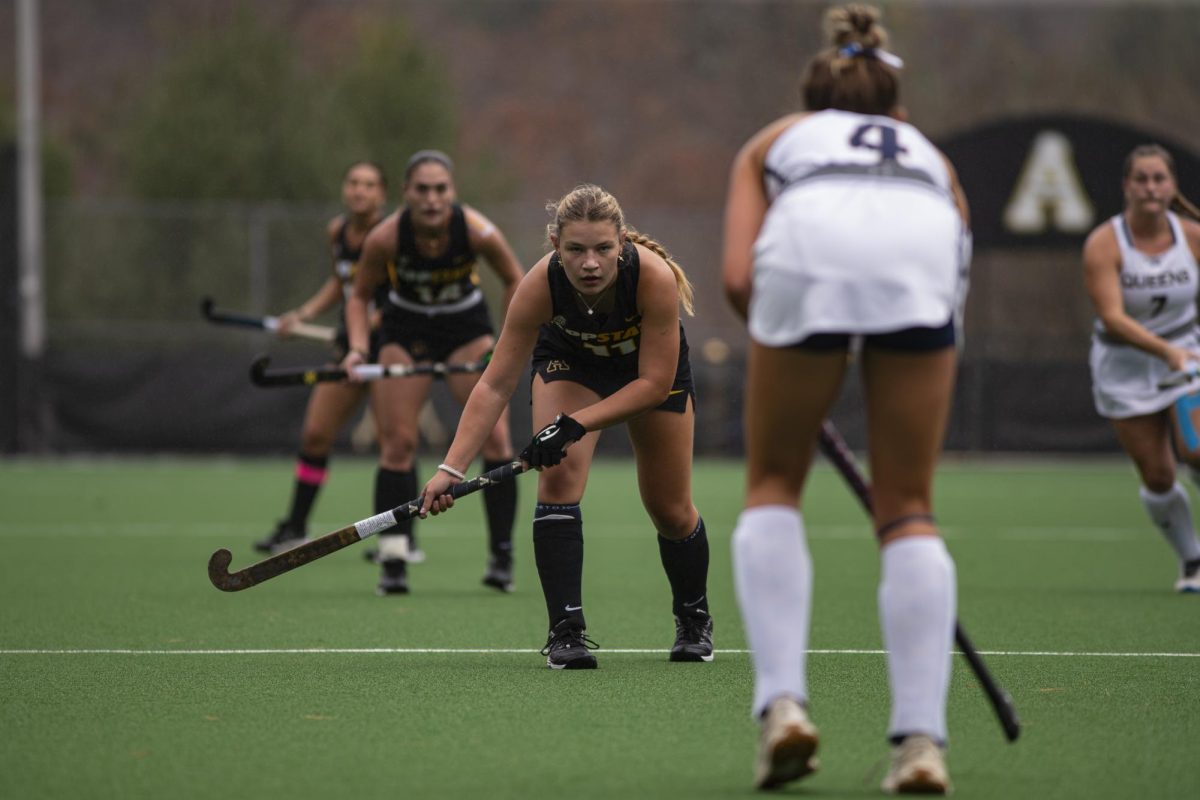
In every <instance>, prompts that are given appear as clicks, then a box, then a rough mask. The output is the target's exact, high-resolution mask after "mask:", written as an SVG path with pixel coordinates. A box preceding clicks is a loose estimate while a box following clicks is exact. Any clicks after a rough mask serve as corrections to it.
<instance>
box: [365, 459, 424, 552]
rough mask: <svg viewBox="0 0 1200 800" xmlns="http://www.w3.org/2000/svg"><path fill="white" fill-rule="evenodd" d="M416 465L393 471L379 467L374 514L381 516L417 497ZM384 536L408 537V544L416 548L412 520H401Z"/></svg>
mask: <svg viewBox="0 0 1200 800" xmlns="http://www.w3.org/2000/svg"><path fill="white" fill-rule="evenodd" d="M419 491H420V490H419V489H418V488H417V470H416V465H415V464H414V465H413V468H412V469H410V470H404V471H400V470H394V469H387V468H386V467H380V468H379V469H378V470H376V472H375V513H376V514H382V513H383V512H384V511H390V510H391V509H393V508H395V507H396V506H398V505H403V504H404V503H407V502H408V501H409V500H412V499H413V498H415V497H416V496H417V493H418V492H419ZM386 535H389V536H395V535H404V536H408V537H409V544H410V545H411V546H412V547H416V546H417V539H416V536H414V535H413V520H411V519H402V520H400V521H399V522H397V523H396V526H395V527H393V528H389V529H388V530H387V531H386Z"/></svg>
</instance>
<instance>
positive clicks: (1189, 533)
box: [1138, 481, 1200, 561]
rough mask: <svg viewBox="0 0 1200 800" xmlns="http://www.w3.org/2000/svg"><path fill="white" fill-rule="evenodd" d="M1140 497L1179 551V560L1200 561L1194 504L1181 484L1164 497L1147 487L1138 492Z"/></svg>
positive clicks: (1167, 537) (1152, 518)
mask: <svg viewBox="0 0 1200 800" xmlns="http://www.w3.org/2000/svg"><path fill="white" fill-rule="evenodd" d="M1138 494H1139V495H1141V498H1142V505H1144V506H1145V507H1146V513H1147V514H1149V515H1150V519H1151V520H1152V521H1153V522H1154V524H1155V525H1157V526H1158V529H1159V530H1160V531H1162V535H1163V538H1165V539H1166V540H1167V542H1168V543H1169V544H1170V545H1171V547H1172V548H1173V549H1174V550H1175V554H1176V555H1178V556H1179V560H1180V561H1192V560H1194V559H1197V558H1200V541H1197V540H1196V528H1195V526H1194V525H1193V524H1192V504H1191V503H1190V502H1189V501H1188V496H1187V492H1185V491H1184V490H1183V487H1182V486H1180V485H1179V482H1178V481H1176V482H1175V485H1174V486H1172V487H1171V488H1170V489H1168V490H1167V491H1165V492H1163V493H1162V494H1155V493H1154V492H1152V491H1150V490H1149V489H1147V488H1146V487H1145V486H1142V487H1141V488H1139V489H1138Z"/></svg>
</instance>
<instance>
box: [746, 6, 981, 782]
mask: <svg viewBox="0 0 1200 800" xmlns="http://www.w3.org/2000/svg"><path fill="white" fill-rule="evenodd" d="M877 19H878V11H877V10H876V9H874V8H872V7H870V6H863V5H857V4H853V5H847V6H844V7H837V8H833V9H831V10H830V11H828V12H827V14H826V17H825V30H826V35H827V39H828V43H829V46H828V47H827V48H826V49H824V50H822V51H821V52H819V53H817V55H816V56H814V57H813V58H812V60H811V61H810V62H809V65H808V68H807V72H806V75H805V78H804V83H803V96H804V102H805V107H806V109H807V110H806V112H804V113H795V114H790V115H787V116H785V117H783V118H781V119H778V120H776V121H775V122H773V123H771V124H770V125H768V126H767V127H766V128H764V129H763V130H762V131H760V132H759V133H757V134H756V135H755V136H754V137H752V138H751V139H750V140H749V141H748V142H747V143H746V145H745V146H744V147H743V148H742V150H741V151H740V152H739V153H738V155H737V158H736V159H735V161H734V164H733V168H732V171H731V175H730V183H729V192H728V197H727V205H726V217H725V245H724V255H723V267H722V270H723V281H724V284H725V291H726V295H727V297H728V298H729V301H730V302H731V304H732V305H733V307H734V308H735V310H736V311H737V312H738V313H740V314H741V315H742V316H743V317H744V318H746V319H747V321H748V324H749V331H750V338H751V344H750V351H749V368H748V372H749V374H748V379H747V384H746V401H745V427H746V459H747V488H746V498H745V507H744V510H743V511H742V513H741V515H740V516H739V518H738V522H737V527H736V529H735V531H734V534H733V563H734V579H735V585H736V589H737V596H738V603H739V606H740V608H741V611H742V617H743V620H744V622H745V630H746V637H747V640H748V643H749V645H750V648H751V650H752V652H753V663H754V671H755V687H754V698H753V704H752V713H753V714H754V716H755V718H756V719H758V720H759V721H760V723H761V725H762V733H761V738H760V742H759V754H758V760H757V763H756V774H755V783H756V785H757V786H758V787H759V788H762V789H770V788H775V787H778V786H780V785H782V784H784V783H787V782H789V781H793V780H796V779H797V778H801V777H803V776H805V775H807V774H808V773H810V772H812V771H813V770H814V769H815V768H816V766H817V762H816V758H815V753H816V750H817V743H818V735H817V729H816V727H815V726H814V724H813V723H812V721H810V719H809V717H808V713H807V708H808V699H809V695H808V686H807V680H806V663H805V660H806V653H807V650H808V630H809V618H810V612H811V597H812V572H813V569H812V563H811V560H810V557H809V552H808V545H807V542H806V538H805V529H804V520H803V517H802V516H801V514H800V511H799V509H798V506H799V503H800V497H801V491H802V489H803V487H804V483H805V479H806V477H807V475H808V471H809V468H810V464H811V461H812V455H813V450H814V447H815V445H816V442H817V439H818V435H819V432H820V428H821V424H822V421H823V420H824V419H825V417H826V414H827V413H828V412H829V410H830V408H831V406H832V405H833V403H834V401H835V400H836V399H837V397H838V394H839V390H840V388H841V385H842V381H843V379H844V378H845V375H846V372H847V369H848V364H849V363H850V361H849V359H848V354H849V352H850V349H851V345H852V342H853V343H856V346H857V345H858V344H860V345H861V355H860V356H859V358H858V362H859V364H860V365H861V370H862V379H863V390H864V397H865V402H866V413H867V423H868V430H869V442H868V450H869V454H870V468H871V477H872V481H873V487H874V488H873V493H874V503H873V506H874V508H873V513H874V524H875V526H876V533H877V536H878V539H879V541H880V546H881V556H882V577H881V582H880V586H879V598H878V599H879V613H880V620H881V625H882V628H883V639H884V644H885V645H886V647H887V650H888V656H887V660H888V675H889V680H890V686H891V696H892V709H891V721H890V724H889V728H888V738H889V740H890V741H891V743H892V745H893V748H892V754H891V755H892V760H891V767H890V769H889V770H888V773H887V775H886V776H885V778H884V780H883V789H884V791H886V792H889V793H900V792H904V793H909V792H924V793H933V794H942V793H945V792H947V791H948V790H949V788H950V783H949V778H948V776H947V772H946V767H945V760H944V755H943V750H944V748H945V744H946V736H947V733H946V693H947V689H948V685H949V679H950V650H951V644H952V641H953V638H954V626H955V605H956V580H955V570H954V563H953V561H952V560H951V558H950V555H949V553H948V552H947V550H946V548H945V546H944V545H943V543H942V540H941V538H940V536H939V534H938V529H937V526H936V524H935V522H934V518H933V515H932V499H931V496H932V483H933V473H934V467H935V464H936V462H937V460H938V456H939V454H940V452H941V448H942V440H943V436H944V430H945V426H946V421H947V418H948V416H949V412H950V404H951V396H952V393H953V385H954V375H955V370H956V363H957V350H956V347H955V342H956V338H957V337H958V336H959V332H958V329H957V328H958V324H957V321H958V318H959V310H960V308H961V303H962V300H963V297H964V294H965V291H966V269H967V264H966V262H967V259H968V257H969V250H970V248H969V232H968V229H967V207H966V201H965V199H964V198H963V195H962V191H961V189H960V188H959V186H958V181H957V178H956V177H955V174H954V171H953V169H952V167H951V166H950V164H949V162H948V161H947V160H946V159H945V158H944V157H943V156H942V154H941V153H940V152H939V151H938V150H937V149H936V148H935V147H934V146H933V145H932V144H930V143H929V141H928V140H927V139H926V138H925V137H924V136H923V135H922V134H921V133H920V132H919V131H918V130H917V129H916V128H915V127H913V126H912V125H909V124H907V123H906V122H904V118H905V113H904V110H903V108H902V107H901V106H900V105H899V100H900V98H899V80H900V69H901V66H902V64H901V61H900V59H899V58H898V57H897V56H895V55H893V54H892V53H890V52H888V51H887V50H886V49H885V48H886V47H887V34H886V32H885V30H884V29H883V28H882V27H881V26H880V25H879V24H878V21H877Z"/></svg>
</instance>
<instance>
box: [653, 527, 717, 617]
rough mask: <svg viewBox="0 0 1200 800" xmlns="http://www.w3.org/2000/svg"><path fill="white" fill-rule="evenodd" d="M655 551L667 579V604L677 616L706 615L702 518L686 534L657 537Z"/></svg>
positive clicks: (705, 547) (705, 545)
mask: <svg viewBox="0 0 1200 800" xmlns="http://www.w3.org/2000/svg"><path fill="white" fill-rule="evenodd" d="M658 553H659V555H660V556H662V565H663V570H665V571H666V573H667V580H668V581H670V582H671V607H672V610H673V611H674V612H675V616H677V617H685V616H699V615H704V616H707V615H708V533H707V532H706V530H705V528H704V519H703V518H701V519H700V521H699V522H697V523H696V529H695V530H694V531H692V532H691V534H689V535H688V536H687V538H684V539H679V540H672V539H664V538H663V537H662V536H661V535H660V536H659V537H658Z"/></svg>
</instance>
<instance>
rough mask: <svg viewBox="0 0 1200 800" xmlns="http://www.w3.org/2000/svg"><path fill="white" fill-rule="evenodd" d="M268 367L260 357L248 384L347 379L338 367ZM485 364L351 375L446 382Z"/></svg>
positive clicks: (396, 367)
mask: <svg viewBox="0 0 1200 800" xmlns="http://www.w3.org/2000/svg"><path fill="white" fill-rule="evenodd" d="M270 363H271V357H270V356H259V357H258V358H256V359H254V363H253V364H251V365H250V380H251V381H252V382H253V383H254V385H255V386H262V387H265V388H270V387H278V386H312V385H313V384H314V383H328V382H332V381H344V380H346V378H347V377H348V375H347V373H346V370H344V369H342V368H341V367H290V368H280V369H267V365H268V364H270ZM486 367H487V360H486V359H485V360H483V361H464V362H462V363H459V364H443V363H441V362H438V363H435V364H359V365H358V366H356V367H354V368H353V369H354V374H355V376H356V377H358V378H359V379H361V380H364V381H375V380H379V379H380V378H407V377H409V376H411V375H432V376H433V377H435V378H445V377H446V376H447V375H454V374H459V373H465V372H483V370H484V369H485V368H486Z"/></svg>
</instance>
